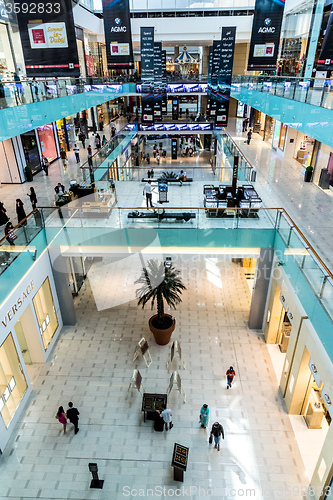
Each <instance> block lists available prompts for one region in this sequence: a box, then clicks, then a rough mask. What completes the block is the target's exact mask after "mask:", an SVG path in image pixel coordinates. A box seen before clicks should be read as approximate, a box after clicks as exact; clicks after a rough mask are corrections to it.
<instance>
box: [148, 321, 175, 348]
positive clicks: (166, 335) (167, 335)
mask: <svg viewBox="0 0 333 500" xmlns="http://www.w3.org/2000/svg"><path fill="white" fill-rule="evenodd" d="M164 316H166V317H167V318H170V320H171V321H172V324H171V326H170V327H169V328H167V329H164V330H160V329H159V328H156V327H155V326H154V325H153V322H154V319H157V318H158V316H157V314H155V315H154V316H152V317H151V318H150V320H149V328H150V331H151V333H152V334H153V335H154V339H155V342H156V344H158V345H167V344H168V343H169V342H170V339H171V335H172V333H173V331H174V329H175V328H176V320H175V318H174V317H173V316H171V315H170V314H165V315H164Z"/></svg>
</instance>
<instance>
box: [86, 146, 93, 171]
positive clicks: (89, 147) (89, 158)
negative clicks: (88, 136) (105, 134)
mask: <svg viewBox="0 0 333 500" xmlns="http://www.w3.org/2000/svg"><path fill="white" fill-rule="evenodd" d="M87 152H88V165H89V167H92V166H93V159H92V156H93V155H92V149H91V146H90V145H89V146H88V149H87Z"/></svg>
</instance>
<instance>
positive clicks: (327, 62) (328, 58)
mask: <svg viewBox="0 0 333 500" xmlns="http://www.w3.org/2000/svg"><path fill="white" fill-rule="evenodd" d="M316 70H317V71H332V70H333V7H332V10H331V13H330V17H329V19H328V23H327V27H326V31H325V36H324V40H323V44H322V46H321V51H320V54H319V59H318V63H317V68H316Z"/></svg>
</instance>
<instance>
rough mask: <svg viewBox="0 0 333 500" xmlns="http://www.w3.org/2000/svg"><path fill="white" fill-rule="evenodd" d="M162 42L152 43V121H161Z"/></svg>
mask: <svg viewBox="0 0 333 500" xmlns="http://www.w3.org/2000/svg"><path fill="white" fill-rule="evenodd" d="M162 77H163V66H162V42H155V43H154V119H156V120H161V119H162V96H163V87H162Z"/></svg>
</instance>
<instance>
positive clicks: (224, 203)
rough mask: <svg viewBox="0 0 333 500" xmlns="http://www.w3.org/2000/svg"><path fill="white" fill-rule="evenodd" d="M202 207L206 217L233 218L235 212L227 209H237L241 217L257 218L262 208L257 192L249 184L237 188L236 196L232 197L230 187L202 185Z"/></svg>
mask: <svg viewBox="0 0 333 500" xmlns="http://www.w3.org/2000/svg"><path fill="white" fill-rule="evenodd" d="M203 193H204V207H205V208H206V214H207V217H228V216H230V217H234V215H235V212H234V211H232V210H229V211H228V210H227V208H230V209H231V208H234V207H238V208H240V209H241V210H240V211H239V212H238V215H239V216H241V217H258V210H259V208H260V207H261V206H262V200H261V199H260V198H259V196H258V193H257V191H256V190H255V189H254V187H253V186H252V185H251V184H249V185H245V186H239V187H238V188H237V189H236V195H235V196H233V195H232V192H231V186H227V185H220V186H218V187H217V186H213V185H208V184H206V185H204V189H203Z"/></svg>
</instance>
